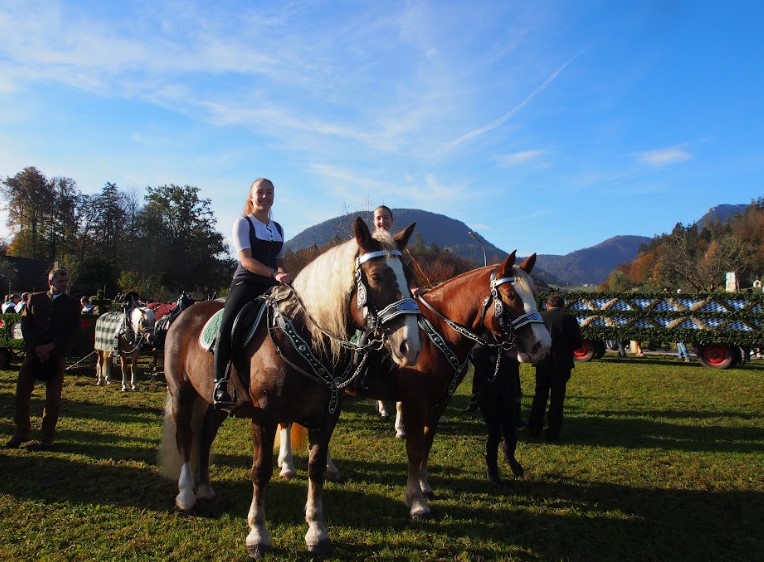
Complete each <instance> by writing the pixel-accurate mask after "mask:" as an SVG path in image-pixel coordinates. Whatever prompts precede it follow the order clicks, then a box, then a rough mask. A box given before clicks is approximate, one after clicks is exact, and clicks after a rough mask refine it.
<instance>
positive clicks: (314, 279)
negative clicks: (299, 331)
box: [275, 233, 396, 363]
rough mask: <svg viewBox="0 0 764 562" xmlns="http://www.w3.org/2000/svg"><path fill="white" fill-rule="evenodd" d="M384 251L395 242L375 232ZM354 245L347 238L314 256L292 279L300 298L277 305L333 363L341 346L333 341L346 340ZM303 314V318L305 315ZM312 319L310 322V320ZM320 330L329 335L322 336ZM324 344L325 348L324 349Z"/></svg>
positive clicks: (352, 281) (347, 337) (315, 347)
mask: <svg viewBox="0 0 764 562" xmlns="http://www.w3.org/2000/svg"><path fill="white" fill-rule="evenodd" d="M374 238H375V239H376V240H378V241H379V242H380V243H381V244H382V246H383V248H384V249H385V250H387V251H391V250H394V249H396V245H395V242H393V239H392V237H391V236H390V235H389V234H387V233H375V234H374ZM358 251H359V248H358V243H357V242H356V240H355V238H351V239H350V240H348V241H347V242H344V243H342V244H340V245H338V246H334V247H333V248H329V249H328V250H326V251H325V252H324V253H322V254H321V255H319V256H318V257H316V258H315V259H314V260H313V261H311V262H310V263H309V264H308V265H306V266H305V267H304V268H303V269H302V270H301V271H300V273H298V274H297V276H296V277H295V278H294V280H293V282H292V288H293V289H294V291H295V292H296V293H297V295H298V296H299V297H300V300H301V301H302V305H304V306H305V310H303V309H302V306H301V305H300V303H298V302H297V300H296V299H293V298H292V299H288V300H285V301H282V302H281V311H282V312H283V313H284V314H286V315H288V316H289V317H291V318H295V319H296V318H301V319H302V320H303V321H304V322H305V323H306V326H307V328H308V330H309V331H310V335H311V340H312V342H311V343H312V345H313V348H314V349H315V350H316V351H318V352H319V353H321V354H326V353H327V351H328V352H329V353H331V356H332V361H333V362H335V363H337V362H338V361H339V360H340V357H341V351H342V346H341V345H340V343H339V341H337V340H346V341H347V340H348V339H349V336H350V335H351V334H349V333H348V325H349V324H350V322H349V317H350V306H355V302H353V303H351V302H350V296H351V294H352V292H353V290H354V288H355V279H354V274H355V260H356V257H357V256H358ZM286 291H288V289H285V288H279V289H277V291H276V293H275V294H276V295H277V296H281V295H284V294H285V292H286ZM306 312H307V317H306V314H305V313H306ZM308 318H309V319H310V320H313V321H312V322H311V321H310V320H308ZM322 329H323V330H325V331H326V332H328V333H329V334H331V335H332V336H333V338H331V339H328V338H326V337H324V333H323V332H322ZM327 344H328V345H329V348H328V349H327Z"/></svg>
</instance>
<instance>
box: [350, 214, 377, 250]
mask: <svg viewBox="0 0 764 562" xmlns="http://www.w3.org/2000/svg"><path fill="white" fill-rule="evenodd" d="M353 234H354V235H355V239H356V242H358V247H359V248H363V249H364V250H365V249H367V248H370V247H371V244H372V240H373V238H372V237H371V232H369V227H368V226H366V223H365V222H363V219H362V218H361V217H356V219H355V223H353Z"/></svg>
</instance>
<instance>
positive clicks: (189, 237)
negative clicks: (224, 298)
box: [138, 184, 233, 292]
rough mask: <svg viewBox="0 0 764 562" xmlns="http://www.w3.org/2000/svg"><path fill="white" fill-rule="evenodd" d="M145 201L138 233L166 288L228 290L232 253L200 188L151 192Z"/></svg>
mask: <svg viewBox="0 0 764 562" xmlns="http://www.w3.org/2000/svg"><path fill="white" fill-rule="evenodd" d="M145 201H146V205H145V206H144V208H143V210H142V211H141V213H140V214H139V216H138V225H139V229H138V230H139V232H140V247H141V249H142V250H143V258H144V259H145V262H146V266H147V267H146V268H145V269H146V271H147V273H157V272H161V273H162V276H161V279H162V284H163V285H165V286H166V287H168V288H172V289H174V290H176V291H178V292H179V291H181V290H184V289H197V288H201V287H222V286H224V285H227V284H228V282H229V281H230V279H231V275H232V274H233V270H232V269H231V261H230V260H228V259H226V257H225V254H226V253H227V247H226V244H225V241H224V239H223V236H222V235H221V234H220V233H219V232H217V231H216V230H215V224H216V221H215V217H214V215H213V213H212V211H211V210H210V200H209V199H200V198H199V188H197V187H193V186H189V185H185V186H182V187H181V186H178V185H174V184H170V185H163V186H159V187H156V188H154V187H148V188H147V194H146V196H145Z"/></svg>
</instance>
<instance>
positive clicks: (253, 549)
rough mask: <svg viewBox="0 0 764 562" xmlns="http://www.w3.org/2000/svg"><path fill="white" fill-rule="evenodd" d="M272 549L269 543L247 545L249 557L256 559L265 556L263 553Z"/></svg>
mask: <svg viewBox="0 0 764 562" xmlns="http://www.w3.org/2000/svg"><path fill="white" fill-rule="evenodd" d="M272 550H273V547H272V546H271V545H269V544H255V545H252V546H247V554H249V557H250V558H255V559H257V560H259V559H260V558H265V555H266V554H268V553H269V552H271V551H272Z"/></svg>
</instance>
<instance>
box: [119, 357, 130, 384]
mask: <svg viewBox="0 0 764 562" xmlns="http://www.w3.org/2000/svg"><path fill="white" fill-rule="evenodd" d="M119 367H120V369H121V370H122V392H126V391H127V369H128V368H129V367H128V364H127V355H126V354H125V353H123V352H121V351H120V352H119Z"/></svg>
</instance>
